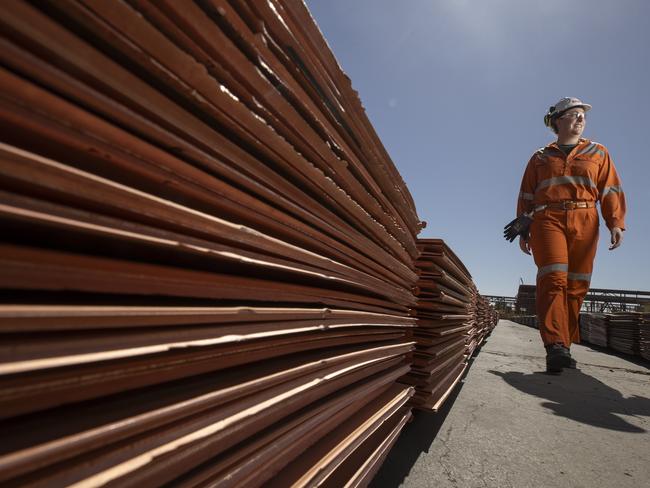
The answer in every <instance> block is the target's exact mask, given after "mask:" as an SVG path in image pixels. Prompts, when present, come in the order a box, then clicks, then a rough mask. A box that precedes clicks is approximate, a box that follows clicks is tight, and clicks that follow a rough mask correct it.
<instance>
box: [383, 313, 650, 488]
mask: <svg viewBox="0 0 650 488" xmlns="http://www.w3.org/2000/svg"><path fill="white" fill-rule="evenodd" d="M571 352H572V355H573V356H574V357H575V358H576V359H577V361H578V363H579V368H580V370H565V372H564V373H563V374H562V375H561V376H550V375H547V374H545V373H544V372H543V371H544V369H545V368H544V354H545V352H544V349H543V348H542V345H541V340H540V338H539V334H538V331H537V330H536V329H532V328H529V327H526V326H523V325H519V324H515V323H513V322H510V321H505V320H501V321H500V322H499V325H498V326H497V327H496V329H495V330H494V331H493V332H492V335H491V336H490V337H489V338H488V340H487V342H486V343H485V344H484V345H483V347H482V348H481V351H480V352H479V354H478V356H476V357H475V358H474V359H473V360H472V361H473V364H472V365H471V367H470V368H469V372H468V374H467V376H466V378H465V380H464V382H463V384H462V385H461V386H460V387H459V388H457V389H456V391H455V393H454V394H452V396H451V397H450V398H449V400H448V401H447V403H446V404H445V406H444V408H443V410H442V411H441V412H440V413H438V414H429V413H423V412H418V413H416V415H415V419H414V420H413V421H412V422H411V423H410V424H409V425H408V426H407V427H406V429H405V431H404V432H403V433H402V435H401V436H400V438H399V440H398V441H397V444H396V445H395V447H394V448H393V450H392V451H391V453H390V455H389V457H388V459H387V460H386V462H385V464H384V466H383V467H382V468H381V470H380V471H379V473H378V474H377V476H376V477H375V480H374V481H373V483H372V485H371V486H372V488H392V487H398V486H403V487H409V488H424V487H432V488H434V487H435V488H445V487H453V488H474V487H477V488H478V487H482V488H485V487H489V488H492V487H494V488H497V487H498V488H506V487H512V488H526V487H531V488H546V487H562V488H564V487H566V488H612V487H616V488H627V487H629V488H639V487H642V486H650V432H649V431H650V369H649V368H648V363H643V362H640V361H638V362H636V361H630V360H629V359H628V358H623V357H622V356H616V355H611V354H608V353H606V352H603V350H602V349H599V350H595V349H593V348H591V347H589V346H581V345H574V346H573V347H572V348H571Z"/></svg>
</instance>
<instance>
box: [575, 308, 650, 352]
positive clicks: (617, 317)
mask: <svg viewBox="0 0 650 488" xmlns="http://www.w3.org/2000/svg"><path fill="white" fill-rule="evenodd" d="M649 322H650V313H647V312H612V313H606V314H603V313H600V314H594V313H584V314H580V334H581V337H582V340H583V341H584V342H589V343H591V344H596V345H598V346H603V347H609V348H611V349H613V350H615V351H618V352H622V353H625V354H634V355H639V356H641V357H643V358H645V359H650V358H649V356H650V330H649V329H650V327H649V325H648V324H649Z"/></svg>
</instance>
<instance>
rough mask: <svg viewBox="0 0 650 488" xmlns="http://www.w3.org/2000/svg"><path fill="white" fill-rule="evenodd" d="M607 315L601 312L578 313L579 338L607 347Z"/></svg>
mask: <svg viewBox="0 0 650 488" xmlns="http://www.w3.org/2000/svg"><path fill="white" fill-rule="evenodd" d="M608 322H609V320H608V315H606V314H603V313H581V314H580V339H581V341H583V342H588V343H590V344H595V345H597V346H602V347H607V336H608V331H607V329H608Z"/></svg>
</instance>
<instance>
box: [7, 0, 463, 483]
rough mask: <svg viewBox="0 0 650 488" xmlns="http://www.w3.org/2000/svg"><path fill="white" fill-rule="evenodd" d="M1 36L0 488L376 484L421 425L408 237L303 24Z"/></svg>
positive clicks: (219, 9) (81, 29) (213, 11)
mask: <svg viewBox="0 0 650 488" xmlns="http://www.w3.org/2000/svg"><path fill="white" fill-rule="evenodd" d="M0 25H1V26H2V34H1V37H0V43H1V49H0V79H1V83H2V87H3V88H2V93H0V120H1V122H2V127H3V130H2V132H1V133H0V225H1V226H2V235H1V236H0V239H1V241H0V289H1V291H2V293H1V295H2V301H1V302H0V334H1V335H2V346H1V347H0V419H1V420H0V431H1V432H2V443H1V447H0V482H6V483H8V484H20V483H25V484H40V485H42V486H61V485H67V484H73V483H77V482H79V483H81V482H83V483H84V484H85V486H97V485H104V484H111V485H115V486H134V485H139V486H155V485H161V484H165V483H171V484H173V485H174V486H194V485H207V484H215V483H217V482H219V483H222V484H223V485H228V486H255V485H258V484H261V483H263V482H266V481H269V480H271V479H272V478H273V479H274V482H275V483H277V484H278V485H282V486H286V484H287V483H297V484H298V485H307V484H316V483H321V484H330V485H341V484H344V482H345V483H347V482H348V481H350V482H352V483H353V484H362V483H364V482H366V481H367V480H368V479H369V478H370V477H371V476H372V474H373V473H374V472H375V470H376V469H377V467H378V466H379V464H380V463H381V460H382V459H383V457H384V456H385V454H386V452H387V450H388V449H389V447H390V445H391V444H392V442H393V441H394V440H395V438H396V436H397V434H398V433H399V430H400V429H401V427H402V426H403V425H404V422H405V421H406V420H407V419H408V416H409V415H410V414H409V407H408V406H407V401H408V400H409V397H410V396H411V395H412V394H413V388H412V387H410V386H408V385H403V384H401V383H397V382H396V380H397V379H398V378H400V377H402V376H404V375H405V374H406V373H407V371H408V370H409V359H410V351H411V350H413V348H414V342H413V340H412V337H411V334H410V333H409V330H410V329H411V328H413V327H414V325H415V320H416V319H415V318H413V317H412V316H411V314H410V310H411V307H413V306H414V305H415V303H416V300H415V296H414V294H413V286H414V285H415V283H416V280H417V274H416V269H415V266H414V260H415V259H416V257H417V256H418V250H417V248H416V240H415V236H416V235H417V233H418V232H419V230H420V228H421V223H420V222H419V220H418V218H417V214H416V212H415V207H414V204H413V201H412V200H411V197H410V195H409V192H408V190H407V189H406V187H405V185H404V183H403V181H402V179H401V178H400V176H399V174H398V173H397V171H396V169H395V167H394V165H393V164H392V162H391V161H390V158H389V157H388V155H387V154H386V152H385V150H384V148H383V146H382V145H381V143H380V141H379V139H378V138H377V135H376V134H375V132H374V130H373V129H372V127H371V125H370V123H369V121H368V119H367V117H366V116H365V113H364V110H363V108H362V106H361V103H360V101H359V98H358V96H357V94H356V93H355V92H354V91H353V90H352V88H351V85H350V81H349V80H348V79H347V77H346V76H345V74H344V73H343V72H342V71H341V69H340V68H339V66H338V64H337V63H336V60H335V59H334V57H333V56H332V53H331V52H330V51H329V49H328V47H327V45H326V43H325V41H324V39H323V38H322V36H321V34H320V32H319V31H318V28H317V27H316V25H315V24H314V22H313V20H312V19H311V17H310V15H309V12H308V11H307V10H306V8H305V6H304V5H303V4H302V3H301V2H296V1H278V0H270V1H268V2H253V1H251V2H246V1H240V0H231V1H225V0H200V1H196V2H190V1H184V2H176V1H171V0H169V1H167V0H160V1H149V0H127V1H123V2H104V1H84V2H82V1H75V0H70V1H66V2H60V1H55V0H51V1H50V0H43V1H39V2H27V1H19V0H7V1H3V2H0ZM443 257H444V256H443ZM445 263H446V262H443V264H445ZM441 266H442V265H441ZM443 267H444V266H443ZM441 269H442V268H441ZM444 273H453V274H454V276H452V275H449V276H447V277H446V281H445V282H447V281H448V282H449V290H448V291H445V292H444V294H442V295H438V298H439V299H440V300H441V301H440V306H441V307H442V308H438V309H431V310H429V312H430V320H431V321H436V320H442V318H443V317H444V318H446V320H448V322H446V323H445V325H444V326H443V327H442V328H439V327H438V328H436V329H435V330H436V332H435V333H434V334H431V335H430V337H431V338H432V340H434V339H435V338H440V337H443V336H444V337H445V338H450V339H451V340H452V341H453V344H450V343H446V344H445V350H446V352H443V353H440V354H441V355H442V356H441V357H444V358H446V359H448V358H449V357H452V358H453V361H452V362H454V364H455V361H456V359H457V358H458V359H462V357H463V350H464V344H463V340H462V335H458V334H457V332H462V331H464V330H466V328H467V327H468V326H467V325H462V326H461V325H460V324H461V323H464V322H463V321H464V320H466V319H467V316H466V315H467V314H466V313H462V314H459V313H457V310H460V309H463V310H464V306H465V304H466V303H468V300H469V299H470V295H471V294H470V293H469V292H467V290H466V288H465V284H464V282H463V278H462V276H461V277H460V278H459V277H456V276H455V274H457V270H452V271H444ZM461 275H462V273H461ZM445 276H446V275H445ZM445 286H446V285H445ZM459 304H460V305H459ZM449 310H454V312H450V311H449ZM436 317H438V318H436ZM450 334H452V335H450ZM454 334H455V335H454ZM434 342H435V340H434ZM435 344H436V345H437V344H438V343H437V342H435ZM436 354H437V353H436ZM450 355H451V356H450ZM448 364H449V365H451V364H452V363H451V362H449V363H448ZM454 367H455V366H454ZM445 371H446V369H445ZM445 374H447V373H446V372H445ZM454 374H456V370H454Z"/></svg>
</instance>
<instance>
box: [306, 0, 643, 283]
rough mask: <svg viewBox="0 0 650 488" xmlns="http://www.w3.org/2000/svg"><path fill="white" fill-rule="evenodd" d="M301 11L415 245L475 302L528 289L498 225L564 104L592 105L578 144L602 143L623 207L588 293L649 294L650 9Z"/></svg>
mask: <svg viewBox="0 0 650 488" xmlns="http://www.w3.org/2000/svg"><path fill="white" fill-rule="evenodd" d="M306 3H307V6H308V7H309V9H310V11H311V13H312V15H313V17H314V18H315V20H316V22H317V23H318V25H319V27H320V29H321V31H322V32H323V35H324V36H325V38H326V39H327V41H328V43H329V45H330V47H331V49H332V50H333V52H334V54H335V56H336V58H337V59H338V61H339V63H340V65H341V67H342V68H343V70H344V71H345V72H346V73H347V74H348V76H349V77H350V78H351V79H352V85H353V87H354V88H355V89H356V90H357V91H358V92H359V94H360V97H361V100H362V102H363V104H364V107H365V108H366V112H367V114H368V117H369V118H370V120H371V122H372V123H373V125H374V127H375V129H376V131H377V133H378V134H379V136H380V138H381V140H382V141H383V143H384V145H385V146H386V149H387V150H388V152H389V154H390V155H391V157H392V159H393V161H394V163H395V165H396V166H397V168H398V170H399V171H400V173H401V174H402V177H403V178H404V180H405V181H406V184H407V186H408V188H409V190H410V191H411V193H412V195H413V198H414V199H415V202H416V206H417V209H418V215H419V216H420V218H421V219H423V220H425V221H427V223H428V226H427V228H426V229H424V230H423V231H422V233H421V234H420V237H440V238H443V239H445V241H446V242H447V243H448V244H449V245H450V246H451V247H452V249H453V250H454V251H455V252H456V253H457V254H458V256H459V257H460V258H461V259H462V260H463V262H464V263H465V265H466V266H467V267H468V269H469V270H470V272H471V273H472V276H473V278H474V281H475V282H476V284H477V286H478V287H479V290H480V291H481V293H483V294H494V295H509V296H514V295H515V294H516V291H517V286H518V284H519V280H520V278H521V279H523V280H524V282H525V283H530V284H534V283H535V274H536V268H535V265H534V263H533V261H532V258H530V257H529V256H526V255H524V254H523V253H521V251H520V250H519V247H518V246H517V244H516V242H515V243H513V244H510V243H507V242H506V241H505V240H504V239H503V237H502V228H503V226H504V225H505V224H506V223H507V222H508V221H510V220H511V219H512V218H513V217H514V212H515V204H516V197H517V194H518V191H519V184H520V181H521V175H522V173H523V170H524V167H525V165H526V163H527V162H528V159H529V158H530V156H531V154H532V153H533V151H534V150H535V149H537V148H539V147H541V146H544V145H546V144H548V143H549V142H551V141H552V140H554V136H553V134H552V133H551V132H550V131H549V130H548V129H547V128H546V127H545V126H544V124H543V121H542V119H543V116H544V113H545V111H546V110H547V109H548V107H549V106H550V105H552V104H553V103H555V102H556V101H557V100H558V99H559V98H561V97H563V96H575V97H579V98H581V99H582V100H584V101H586V102H588V103H590V104H592V105H593V109H592V110H591V112H589V117H588V119H587V126H586V129H585V132H584V136H585V137H587V138H589V139H592V140H595V141H598V142H600V143H602V144H605V145H606V146H607V147H608V149H609V151H610V154H611V156H612V158H613V160H614V162H615V164H616V167H617V169H618V171H619V173H620V175H621V178H622V180H623V188H624V191H625V193H626V197H627V202H628V215H627V218H626V224H627V228H628V230H627V231H626V232H625V235H624V242H623V245H622V246H621V247H620V248H619V249H617V250H615V251H608V250H607V244H608V242H609V232H608V231H607V228H606V227H605V226H604V222H602V221H601V239H600V245H599V251H598V254H597V256H596V263H595V268H594V273H593V278H592V283H591V286H592V287H594V288H620V289H640V290H650V245H649V241H650V161H648V154H650V130H649V127H650V126H649V124H648V117H649V116H650V52H649V47H650V2H648V1H646V0H619V1H615V0H607V1H606V0H571V1H567V0H539V1H538V0H527V1H524V0H402V1H396V0H307V2H306ZM601 220H602V219H601Z"/></svg>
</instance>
